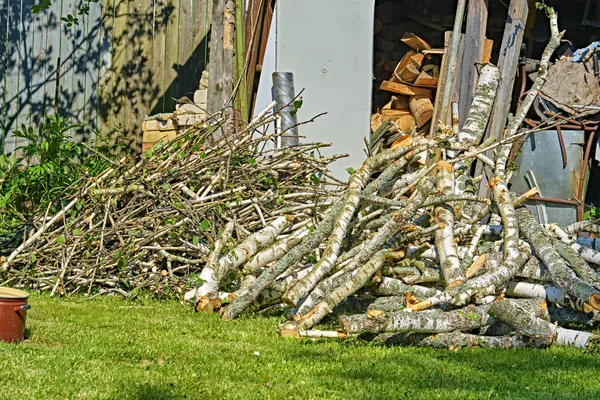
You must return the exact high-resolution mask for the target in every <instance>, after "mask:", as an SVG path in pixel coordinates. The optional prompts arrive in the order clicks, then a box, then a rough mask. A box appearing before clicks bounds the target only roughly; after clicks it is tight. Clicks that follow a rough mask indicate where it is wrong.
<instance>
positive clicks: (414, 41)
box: [400, 32, 431, 52]
mask: <svg viewBox="0 0 600 400" xmlns="http://www.w3.org/2000/svg"><path fill="white" fill-rule="evenodd" d="M400 40H401V41H402V42H404V43H405V44H407V45H408V46H410V47H411V48H412V49H413V50H416V51H418V52H420V51H422V50H429V49H431V46H430V45H429V43H427V42H426V41H424V40H423V39H421V38H420V37H418V36H417V35H415V34H414V33H410V32H406V33H405V34H404V35H403V36H402V38H401V39H400Z"/></svg>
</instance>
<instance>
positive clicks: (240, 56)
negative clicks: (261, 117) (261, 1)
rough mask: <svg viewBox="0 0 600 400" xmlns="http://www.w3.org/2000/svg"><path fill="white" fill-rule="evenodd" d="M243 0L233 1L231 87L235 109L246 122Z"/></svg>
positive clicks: (246, 97)
mask: <svg viewBox="0 0 600 400" xmlns="http://www.w3.org/2000/svg"><path fill="white" fill-rule="evenodd" d="M244 14H245V10H244V0H235V57H234V59H233V64H234V69H233V85H234V89H235V109H236V111H237V113H238V115H239V117H240V119H241V120H242V121H248V118H249V115H248V95H247V92H246V90H247V83H246V41H245V38H244V36H245V31H244V28H245V24H244Z"/></svg>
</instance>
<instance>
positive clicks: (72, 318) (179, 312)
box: [0, 295, 600, 400]
mask: <svg viewBox="0 0 600 400" xmlns="http://www.w3.org/2000/svg"><path fill="white" fill-rule="evenodd" d="M30 303H31V304H32V305H33V308H32V309H31V310H30V311H29V315H28V321H27V323H28V328H29V338H28V339H27V340H26V341H25V342H23V343H22V344H19V345H9V344H5V343H0V399H78V398H86V399H99V398H110V399H179V398H189V399H227V398H232V399H255V398H256V399H263V398H272V399H290V398H293V399H312V398H323V399H402V398H409V399H487V398H493V399H545V400H547V399H598V398H600V359H598V357H597V356H593V355H590V354H585V353H583V352H581V351H578V350H570V349H551V350H541V351H535V350H528V351H522V350H521V351H501V350H483V349H476V350H460V351H456V352H450V351H445V350H430V349H419V348H402V347H386V346H382V345H374V344H370V343H364V342H358V341H354V340H349V341H330V340H321V341H311V340H296V339H285V338H279V337H278V336H277V334H276V331H277V326H278V322H279V321H278V320H277V319H266V318H244V319H241V320H238V321H233V322H227V323H224V322H222V321H221V320H220V319H219V318H218V317H217V316H214V315H213V316H207V315H201V314H196V313H193V312H192V310H191V308H190V307H184V306H182V305H180V304H178V303H176V302H158V301H137V302H132V301H126V300H122V299H116V298H110V299H108V298H104V299H95V300H92V301H86V300H84V299H82V298H73V299H51V298H49V297H47V296H39V295H33V296H32V297H31V299H30Z"/></svg>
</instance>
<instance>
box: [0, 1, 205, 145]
mask: <svg viewBox="0 0 600 400" xmlns="http://www.w3.org/2000/svg"><path fill="white" fill-rule="evenodd" d="M35 3H37V0H0V134H1V135H0V148H2V149H3V150H4V152H5V153H10V152H13V151H14V150H15V148H17V147H18V146H21V145H23V143H20V142H19V141H18V140H16V138H15V137H14V135H13V133H12V132H13V130H15V129H19V128H20V127H21V124H25V125H33V126H36V125H37V124H39V122H40V121H42V120H43V119H44V116H45V115H51V114H54V111H55V106H56V108H57V111H58V113H59V114H60V115H61V116H63V117H69V118H70V119H71V123H78V124H83V125H84V128H82V129H80V130H78V131H77V132H74V137H75V140H76V141H90V140H92V139H93V137H94V132H95V131H96V129H102V131H103V132H104V133H110V132H113V131H119V132H120V135H122V136H124V137H126V140H124V141H123V140H122V142H123V143H125V144H127V145H129V146H131V147H134V148H135V147H136V145H139V144H140V142H141V129H140V124H141V121H142V120H143V118H144V117H145V116H146V115H149V114H153V113H158V112H170V111H173V109H174V105H175V102H174V100H173V98H179V97H181V96H183V95H187V96H188V97H190V98H191V97H192V96H193V91H194V90H195V89H196V88H197V84H198V80H199V79H200V75H201V73H202V71H203V70H204V69H205V68H206V60H207V54H208V48H207V43H208V41H207V33H208V30H209V27H210V21H209V20H210V18H209V16H210V8H211V7H210V5H211V3H212V1H211V0H99V1H97V2H89V3H88V2H87V1H85V0H52V6H51V7H50V9H48V10H45V11H43V12H40V13H38V14H33V13H32V12H31V11H30V7H31V6H32V5H33V4H35ZM84 3H85V4H87V5H89V14H88V15H77V17H78V18H79V24H77V25H73V26H71V27H68V26H67V24H66V23H65V22H64V21H61V17H65V16H66V15H68V14H73V13H75V14H77V13H78V10H80V9H81V6H82V5H83V4H84ZM59 63H60V67H59V68H60V74H57V66H58V65H59ZM57 77H59V78H58V84H59V90H58V96H57V90H56V85H57Z"/></svg>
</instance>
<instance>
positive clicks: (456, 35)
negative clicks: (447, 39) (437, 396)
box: [438, 0, 467, 121]
mask: <svg viewBox="0 0 600 400" xmlns="http://www.w3.org/2000/svg"><path fill="white" fill-rule="evenodd" d="M466 2H467V0H458V5H457V6H456V16H455V17H454V30H453V31H452V45H451V46H450V53H449V54H448V73H447V74H446V77H445V80H446V82H445V85H444V91H443V94H442V101H441V102H440V111H439V112H440V120H441V121H446V116H447V115H448V109H449V108H450V97H451V96H452V80H453V79H454V71H455V69H456V62H457V60H458V45H459V43H460V31H461V28H462V23H463V19H464V16H465V4H466ZM438 96H439V94H438Z"/></svg>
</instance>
